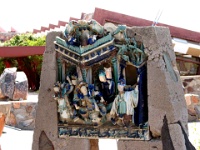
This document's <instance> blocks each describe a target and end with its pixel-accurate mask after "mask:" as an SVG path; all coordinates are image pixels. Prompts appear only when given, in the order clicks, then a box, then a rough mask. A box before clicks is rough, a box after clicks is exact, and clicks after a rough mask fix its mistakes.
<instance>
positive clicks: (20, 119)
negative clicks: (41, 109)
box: [6, 99, 38, 130]
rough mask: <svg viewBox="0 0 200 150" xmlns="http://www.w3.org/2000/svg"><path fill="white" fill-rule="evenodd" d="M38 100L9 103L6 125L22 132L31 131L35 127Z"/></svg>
mask: <svg viewBox="0 0 200 150" xmlns="http://www.w3.org/2000/svg"><path fill="white" fill-rule="evenodd" d="M37 102H38V100H37V99H35V100H32V99H31V100H24V101H9V103H10V105H11V109H10V115H9V116H8V117H7V118H6V125H8V126H12V127H15V128H19V129H22V130H33V129H34V127H35V117H36V107H37Z"/></svg>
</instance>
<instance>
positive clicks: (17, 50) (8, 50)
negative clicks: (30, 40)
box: [0, 46, 45, 58]
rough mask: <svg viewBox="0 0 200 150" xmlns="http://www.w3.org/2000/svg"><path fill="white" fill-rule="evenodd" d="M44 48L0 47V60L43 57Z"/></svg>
mask: <svg viewBox="0 0 200 150" xmlns="http://www.w3.org/2000/svg"><path fill="white" fill-rule="evenodd" d="M44 51H45V46H16V47H0V58H5V57H25V56H31V55H43V53H44Z"/></svg>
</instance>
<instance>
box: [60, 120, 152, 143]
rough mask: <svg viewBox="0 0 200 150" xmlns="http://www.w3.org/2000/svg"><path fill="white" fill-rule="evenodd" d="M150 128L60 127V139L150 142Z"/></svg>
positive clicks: (109, 126) (109, 125)
mask: <svg viewBox="0 0 200 150" xmlns="http://www.w3.org/2000/svg"><path fill="white" fill-rule="evenodd" d="M148 128H149V127H143V128H139V127H135V126H131V127H127V128H124V127H119V126H112V125H111V124H109V123H108V124H105V125H103V126H101V127H96V128H95V127H91V126H80V125H79V126H78V125H64V126H63V125H60V126H59V127H58V132H59V137H60V138H69V137H75V138H77V137H79V138H91V139H99V138H109V139H127V140H130V139H132V140H150V139H151V138H150V134H149V129H148Z"/></svg>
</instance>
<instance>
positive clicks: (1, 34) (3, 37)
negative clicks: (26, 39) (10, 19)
mask: <svg viewBox="0 0 200 150" xmlns="http://www.w3.org/2000/svg"><path fill="white" fill-rule="evenodd" d="M16 34H18V32H17V31H16V30H15V29H14V28H13V27H11V29H10V31H6V30H4V29H3V28H2V27H0V42H5V41H7V40H10V39H11V38H12V37H13V36H15V35H16Z"/></svg>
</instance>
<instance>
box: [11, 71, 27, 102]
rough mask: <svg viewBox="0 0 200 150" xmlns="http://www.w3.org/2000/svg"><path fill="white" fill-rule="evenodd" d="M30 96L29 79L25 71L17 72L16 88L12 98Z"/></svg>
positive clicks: (17, 98) (24, 98)
mask: <svg viewBox="0 0 200 150" xmlns="http://www.w3.org/2000/svg"><path fill="white" fill-rule="evenodd" d="M27 96H28V79H27V77H26V74H25V73H24V72H17V78H16V80H15V89H14V93H13V97H12V100H19V99H23V100H26V99H27Z"/></svg>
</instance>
